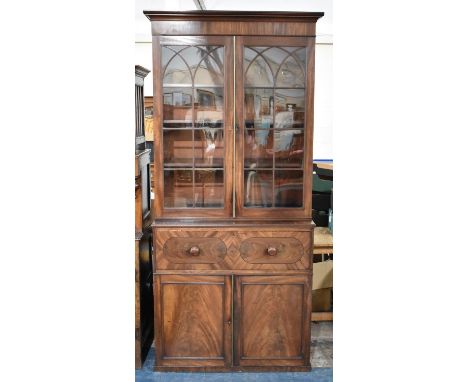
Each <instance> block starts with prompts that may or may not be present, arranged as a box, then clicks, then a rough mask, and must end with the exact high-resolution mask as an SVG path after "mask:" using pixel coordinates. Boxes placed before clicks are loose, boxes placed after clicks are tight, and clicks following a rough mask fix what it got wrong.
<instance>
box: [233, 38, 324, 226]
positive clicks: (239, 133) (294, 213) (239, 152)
mask: <svg viewBox="0 0 468 382" xmlns="http://www.w3.org/2000/svg"><path fill="white" fill-rule="evenodd" d="M246 45H257V46H297V47H300V46H303V47H305V48H306V56H307V61H306V72H305V81H306V84H305V86H306V89H305V100H304V102H305V110H304V115H305V123H304V158H303V160H304V162H303V207H302V208H286V207H279V208H278V207H268V208H256V207H244V196H245V195H244V193H245V190H244V129H245V121H244V49H243V48H244V46H246ZM235 61H236V64H235V68H236V81H235V102H236V104H235V105H236V110H235V112H236V115H235V125H236V131H235V169H236V170H235V171H234V174H235V199H236V200H235V208H236V211H235V212H236V216H240V217H255V218H258V217H262V218H281V217H284V216H288V217H291V218H312V160H313V158H312V149H313V129H314V120H313V119H314V73H315V37H289V36H287V37H284V36H282V37H277V36H275V37H274V38H271V37H270V36H236V42H235ZM273 197H274V195H273Z"/></svg>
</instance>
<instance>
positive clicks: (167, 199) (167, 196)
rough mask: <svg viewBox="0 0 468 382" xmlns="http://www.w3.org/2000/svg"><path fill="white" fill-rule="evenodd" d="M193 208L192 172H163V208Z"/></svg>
mask: <svg viewBox="0 0 468 382" xmlns="http://www.w3.org/2000/svg"><path fill="white" fill-rule="evenodd" d="M192 206H193V172H192V170H164V207H168V208H183V207H192Z"/></svg>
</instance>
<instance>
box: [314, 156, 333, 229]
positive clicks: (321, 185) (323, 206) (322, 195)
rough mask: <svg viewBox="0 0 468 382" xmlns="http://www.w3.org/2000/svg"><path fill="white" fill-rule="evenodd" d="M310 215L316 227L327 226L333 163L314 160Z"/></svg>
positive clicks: (331, 195) (331, 199)
mask: <svg viewBox="0 0 468 382" xmlns="http://www.w3.org/2000/svg"><path fill="white" fill-rule="evenodd" d="M313 176H314V178H313V182H312V184H313V186H312V206H313V210H312V217H313V219H314V222H315V224H316V225H317V227H328V226H329V220H330V212H331V209H332V202H333V164H332V163H320V162H315V161H314V167H313Z"/></svg>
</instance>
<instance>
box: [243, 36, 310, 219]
mask: <svg viewBox="0 0 468 382" xmlns="http://www.w3.org/2000/svg"><path fill="white" fill-rule="evenodd" d="M313 41H314V39H313V38H298V37H282V38H265V37H253V36H240V37H237V38H236V124H237V126H239V130H238V131H236V211H237V212H236V213H237V214H238V216H246V217H250V216H255V217H274V216H278V214H280V213H287V214H288V216H290V217H310V216H311V200H312V199H311V198H312V170H311V161H312V130H313V87H314V85H313V81H314V80H313V66H314V44H313Z"/></svg>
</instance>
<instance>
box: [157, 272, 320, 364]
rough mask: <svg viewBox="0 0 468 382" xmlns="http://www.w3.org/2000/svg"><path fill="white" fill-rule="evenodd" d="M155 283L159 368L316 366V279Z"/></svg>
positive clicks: (163, 279) (198, 278) (164, 279)
mask: <svg viewBox="0 0 468 382" xmlns="http://www.w3.org/2000/svg"><path fill="white" fill-rule="evenodd" d="M154 278H155V282H154V288H155V293H154V295H155V306H156V309H155V313H156V317H155V331H156V334H155V337H156V369H161V370H167V369H169V368H172V369H180V370H183V369H190V370H194V369H200V370H203V369H206V370H207V369H236V368H239V369H250V368H255V369H276V370H279V369H283V368H287V369H290V370H296V369H297V370H304V369H307V368H309V367H310V361H309V352H310V350H309V348H310V309H311V308H310V307H311V301H310V298H311V292H310V290H311V287H310V274H298V275H246V276H236V275H234V276H232V275H195V274H189V275H180V274H179V275H167V274H164V275H155V276H154ZM233 284H234V288H232V286H233Z"/></svg>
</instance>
